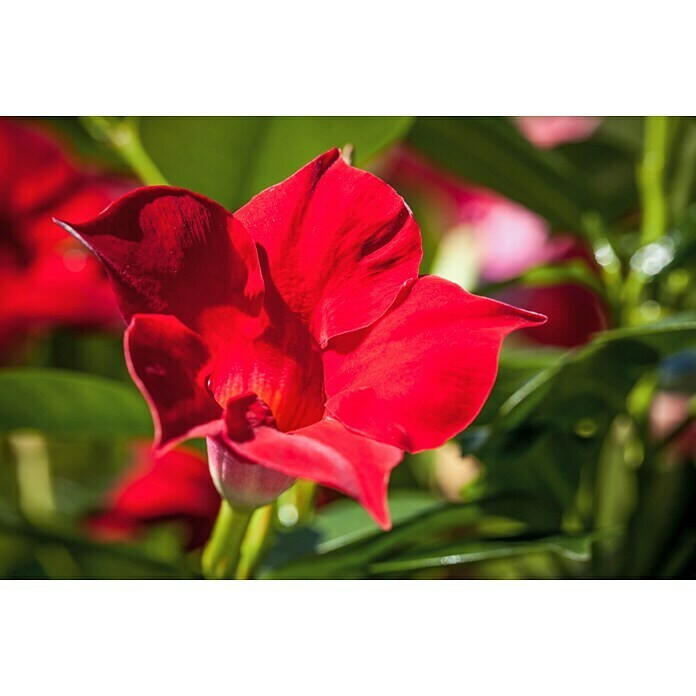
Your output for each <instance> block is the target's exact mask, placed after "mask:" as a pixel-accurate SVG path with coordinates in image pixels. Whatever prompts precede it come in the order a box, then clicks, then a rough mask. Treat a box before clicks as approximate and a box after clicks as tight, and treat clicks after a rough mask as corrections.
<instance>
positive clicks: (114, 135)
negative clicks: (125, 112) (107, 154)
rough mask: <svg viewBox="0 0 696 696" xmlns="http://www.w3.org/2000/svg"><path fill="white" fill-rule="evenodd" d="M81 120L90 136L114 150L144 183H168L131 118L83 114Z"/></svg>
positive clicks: (156, 184)
mask: <svg viewBox="0 0 696 696" xmlns="http://www.w3.org/2000/svg"><path fill="white" fill-rule="evenodd" d="M82 122H83V123H84V125H85V128H87V130H88V131H89V132H90V133H91V134H92V137H94V138H95V139H96V140H99V141H101V142H103V143H106V144H107V145H108V146H109V147H111V148H112V149H113V150H115V151H116V152H117V153H118V154H119V155H120V156H121V158H122V159H123V161H124V162H125V163H126V164H127V165H128V166H129V167H130V168H131V169H132V170H133V172H134V173H135V174H136V175H137V177H138V178H139V179H140V180H141V181H142V182H143V183H144V184H145V185H147V186H158V185H164V186H166V185H168V182H167V180H166V178H165V177H164V176H163V174H162V172H160V170H159V169H158V168H157V165H156V164H155V163H154V162H153V161H152V159H151V158H150V155H148V154H147V151H146V150H145V148H144V147H143V144H142V142H141V140H140V135H139V133H138V129H137V127H136V125H135V123H134V121H133V119H113V118H107V117H105V116H85V117H84V118H83V119H82Z"/></svg>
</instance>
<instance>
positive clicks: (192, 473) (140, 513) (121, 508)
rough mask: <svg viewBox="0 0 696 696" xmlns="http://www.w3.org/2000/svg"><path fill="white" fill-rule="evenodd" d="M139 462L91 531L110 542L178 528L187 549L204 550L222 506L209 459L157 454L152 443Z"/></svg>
mask: <svg viewBox="0 0 696 696" xmlns="http://www.w3.org/2000/svg"><path fill="white" fill-rule="evenodd" d="M133 455H134V457H133V462H132V465H131V466H130V468H129V469H128V471H127V472H126V474H125V476H124V477H123V478H122V480H121V481H119V482H118V484H117V485H116V486H115V487H114V489H113V490H112V491H111V492H110V493H109V496H108V498H107V500H106V501H105V503H104V505H103V507H102V509H100V510H99V511H98V512H97V513H95V514H93V515H91V516H90V518H89V520H88V522H87V527H88V530H89V532H90V533H91V534H92V535H93V536H95V537H97V538H98V539H100V540H104V541H128V540H131V539H133V538H137V537H138V536H140V535H141V534H142V533H143V532H145V531H146V530H147V529H149V528H150V527H153V526H156V525H159V524H162V523H176V524H178V525H179V526H180V528H181V529H182V532H183V535H184V539H183V541H184V543H185V545H186V547H187V548H189V549H195V548H198V547H200V546H203V544H205V542H206V541H207V539H208V537H209V536H210V532H211V530H212V528H213V524H214V523H215V517H216V515H217V512H218V508H219V507H220V496H219V495H218V492H217V491H216V490H215V486H213V482H212V480H211V478H210V473H209V471H208V465H207V462H206V461H205V458H204V457H203V456H202V455H200V454H198V452H195V451H194V450H189V449H185V448H183V447H179V448H177V449H175V450H172V451H170V452H165V453H164V454H161V455H157V454H156V453H154V452H153V451H152V449H151V447H150V446H149V445H148V444H138V445H136V446H134V448H133Z"/></svg>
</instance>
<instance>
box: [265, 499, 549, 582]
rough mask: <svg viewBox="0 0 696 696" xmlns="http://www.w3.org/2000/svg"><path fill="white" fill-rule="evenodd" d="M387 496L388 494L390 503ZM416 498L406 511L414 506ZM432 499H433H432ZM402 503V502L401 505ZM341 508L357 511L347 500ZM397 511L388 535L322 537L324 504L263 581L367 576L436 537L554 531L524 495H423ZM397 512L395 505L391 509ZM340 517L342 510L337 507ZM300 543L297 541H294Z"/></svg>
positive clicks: (281, 543)
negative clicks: (466, 499) (457, 501)
mask: <svg viewBox="0 0 696 696" xmlns="http://www.w3.org/2000/svg"><path fill="white" fill-rule="evenodd" d="M391 500H392V496H390V504H391ZM416 500H417V499H416V497H415V496H414V497H412V499H411V502H410V503H408V504H407V505H405V508H407V507H409V506H411V505H413V504H414V503H416ZM431 500H432V499H431ZM404 502H405V503H406V501H404ZM345 505H346V506H348V505H349V506H353V507H356V508H357V504H356V503H354V502H352V501H350V502H346V503H345ZM421 506H422V508H423V509H421V510H420V511H419V512H418V511H416V509H415V508H414V507H411V509H410V510H407V509H404V510H402V515H403V517H402V519H401V520H400V521H397V523H396V524H394V527H393V529H392V530H391V531H390V532H387V533H383V532H380V531H379V530H378V529H377V528H376V526H375V525H373V527H372V533H371V534H369V535H368V534H366V533H364V532H363V534H358V535H351V534H341V533H340V532H339V533H338V534H337V535H336V536H334V537H333V538H330V539H325V538H323V537H322V532H320V531H319V530H320V529H322V528H324V529H326V528H327V526H329V525H331V522H329V523H328V525H327V523H326V522H325V521H323V520H322V519H321V518H325V517H326V516H329V517H332V516H333V513H332V511H331V507H332V506H329V507H328V508H327V509H326V510H324V511H321V512H320V513H319V515H317V517H318V518H319V519H318V520H317V521H315V523H314V524H313V525H312V526H311V527H309V528H305V529H300V530H297V532H293V533H291V534H286V535H284V537H283V536H281V537H280V538H279V540H278V548H280V549H282V548H286V549H287V546H288V544H289V543H290V544H294V552H293V554H291V555H284V556H278V555H277V554H276V555H275V556H274V554H273V553H271V554H270V555H269V558H268V559H267V566H266V568H265V570H264V571H263V573H262V577H273V578H339V577H367V576H369V575H370V571H369V566H370V564H372V563H375V562H377V561H382V560H387V559H390V558H398V557H399V554H401V553H403V552H405V551H407V550H409V549H412V548H415V547H417V546H418V545H419V544H423V543H427V542H432V541H434V540H438V539H446V538H451V537H452V536H453V535H454V536H455V537H456V538H462V537H464V538H470V537H471V536H473V535H478V536H481V535H483V536H500V535H501V534H510V533H522V532H537V533H538V532H546V533H548V532H549V531H553V530H556V529H558V524H559V521H560V520H559V518H558V516H557V515H556V514H555V513H554V511H553V510H551V509H550V508H549V507H548V506H547V505H545V504H544V502H543V501H536V500H533V499H530V498H525V497H524V496H515V497H512V498H499V499H490V500H481V501H477V502H475V503H467V504H461V505H451V504H447V503H445V502H442V501H441V502H439V503H436V502H432V503H431V504H426V499H425V498H424V497H423V498H421V499H420V500H419V501H418V502H417V503H416V507H421ZM393 507H394V509H396V507H397V506H393ZM339 514H340V515H341V516H342V515H344V514H346V513H345V509H341V510H340V512H339ZM298 542H299V543H298Z"/></svg>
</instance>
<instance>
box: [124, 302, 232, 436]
mask: <svg viewBox="0 0 696 696" xmlns="http://www.w3.org/2000/svg"><path fill="white" fill-rule="evenodd" d="M125 349H126V361H127V363H128V369H129V370H130V373H131V376H132V377H133V379H134V381H135V382H136V384H137V385H138V387H139V389H140V391H141V392H142V393H143V396H144V397H145V399H146V400H147V402H148V405H149V406H150V411H151V412H152V419H153V421H154V423H155V444H156V446H157V447H160V448H164V447H169V446H172V445H173V444H175V443H176V442H178V441H181V440H184V439H186V438H189V437H197V436H198V437H202V436H204V435H209V434H212V433H214V432H216V430H219V428H220V417H221V415H222V409H221V408H220V407H219V406H218V404H217V403H216V402H215V400H214V399H213V398H212V396H211V394H210V392H209V391H208V389H207V388H206V382H207V379H208V375H209V374H210V370H211V357H210V353H209V351H208V348H207V346H206V344H205V343H204V342H203V339H202V338H201V337H200V336H199V335H198V334H196V333H194V332H193V331H191V330H190V329H188V328H186V327H185V326H184V325H183V324H182V323H181V322H180V321H179V320H178V319H176V318H175V317H172V316H165V315H157V314H151V315H136V316H134V317H133V319H132V321H131V324H130V326H129V327H128V330H127V331H126V336H125Z"/></svg>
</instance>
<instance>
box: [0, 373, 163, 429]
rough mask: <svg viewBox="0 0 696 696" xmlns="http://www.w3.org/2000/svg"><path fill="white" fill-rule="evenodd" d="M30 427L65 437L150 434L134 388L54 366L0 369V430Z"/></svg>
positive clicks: (142, 404)
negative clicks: (46, 367) (54, 367)
mask: <svg viewBox="0 0 696 696" xmlns="http://www.w3.org/2000/svg"><path fill="white" fill-rule="evenodd" d="M25 428H30V429H35V430H39V431H41V432H42V433H45V434H49V435H52V436H60V437H70V438H87V437H92V438H97V437H107V438H117V437H119V438H120V437H151V436H152V419H151V417H150V413H149V411H148V408H147V405H146V404H145V401H144V400H143V398H142V397H141V396H140V394H139V393H138V391H137V390H136V389H135V387H133V386H130V385H125V384H122V383H120V382H116V381H114V380H110V379H106V378H103V377H96V376H91V375H85V374H84V373H78V372H70V371H67V370H56V369H13V370H3V371H0V431H4V432H7V431H11V430H19V429H25Z"/></svg>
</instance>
